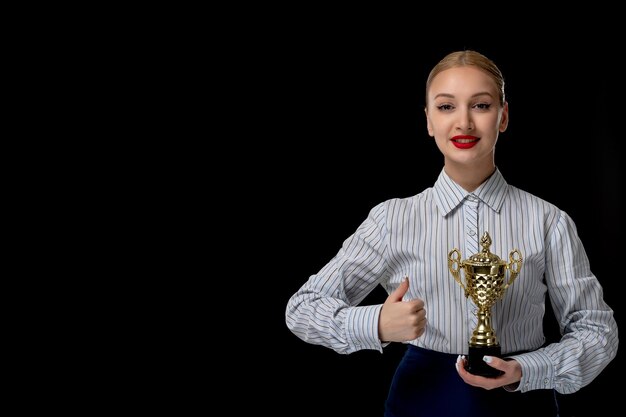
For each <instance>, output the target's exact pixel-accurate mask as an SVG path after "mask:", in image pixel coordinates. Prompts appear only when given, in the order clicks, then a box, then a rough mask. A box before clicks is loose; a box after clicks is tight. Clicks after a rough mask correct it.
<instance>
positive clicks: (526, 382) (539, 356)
mask: <svg viewBox="0 0 626 417" xmlns="http://www.w3.org/2000/svg"><path fill="white" fill-rule="evenodd" d="M510 358H511V359H514V360H516V361H517V362H518V363H519V364H520V366H521V367H522V379H521V380H520V381H519V383H518V386H517V387H515V384H511V385H507V386H505V388H504V389H506V390H507V391H521V392H527V391H532V390H537V389H553V388H555V386H556V382H555V372H554V366H553V365H552V361H551V360H550V358H549V357H548V356H547V355H546V354H545V353H544V352H542V351H535V352H531V353H524V354H521V355H515V356H511V357H510Z"/></svg>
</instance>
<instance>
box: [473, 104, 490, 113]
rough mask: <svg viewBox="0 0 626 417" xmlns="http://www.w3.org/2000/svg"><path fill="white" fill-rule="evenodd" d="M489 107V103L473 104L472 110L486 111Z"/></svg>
mask: <svg viewBox="0 0 626 417" xmlns="http://www.w3.org/2000/svg"><path fill="white" fill-rule="evenodd" d="M490 107H491V103H476V104H474V108H475V109H478V110H484V111H487V110H489V108H490Z"/></svg>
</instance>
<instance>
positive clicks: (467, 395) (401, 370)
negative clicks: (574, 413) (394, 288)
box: [385, 345, 558, 417]
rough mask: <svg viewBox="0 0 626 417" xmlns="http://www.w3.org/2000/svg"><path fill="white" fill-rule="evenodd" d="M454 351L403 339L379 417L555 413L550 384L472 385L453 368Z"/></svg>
mask: <svg viewBox="0 0 626 417" xmlns="http://www.w3.org/2000/svg"><path fill="white" fill-rule="evenodd" d="M457 356H458V355H452V354H447V353H440V352H435V351H432V350H427V349H422V348H418V347H416V346H413V345H407V351H406V353H405V354H404V356H403V358H402V360H401V361H400V364H399V365H398V368H397V370H396V373H395V375H394V377H393V380H392V382H391V387H390V389H389V395H388V397H387V401H386V403H385V417H414V416H415V417H417V416H419V417H446V416H454V417H457V416H458V417H474V416H476V417H495V416H500V417H501V416H506V417H514V416H515V417H517V416H520V417H521V416H524V417H543V416H546V417H548V416H549V417H558V404H557V401H556V393H555V391H554V390H552V389H544V390H535V391H529V392H526V393H521V392H508V391H505V390H504V388H496V389H493V390H485V389H483V388H477V387H473V386H471V385H468V384H466V383H465V382H464V381H463V380H462V379H461V377H460V376H459V374H457V372H456V368H455V367H454V364H455V362H456V359H457Z"/></svg>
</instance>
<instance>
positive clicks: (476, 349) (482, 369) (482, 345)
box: [465, 308, 503, 377]
mask: <svg viewBox="0 0 626 417" xmlns="http://www.w3.org/2000/svg"><path fill="white" fill-rule="evenodd" d="M477 315H478V326H476V329H475V330H474V333H473V334H472V338H471V339H470V341H469V354H468V357H467V365H466V366H465V369H466V370H467V371H468V372H470V373H472V374H474V375H480V376H484V377H496V376H499V375H502V374H503V372H502V371H499V370H497V369H495V368H492V367H491V366H489V365H487V364H486V363H485V361H484V360H483V356H485V355H487V356H495V357H498V358H499V357H500V356H501V350H500V344H499V343H498V338H497V337H496V333H495V331H494V330H493V328H492V327H491V312H490V311H489V309H488V308H479V309H478V314H477Z"/></svg>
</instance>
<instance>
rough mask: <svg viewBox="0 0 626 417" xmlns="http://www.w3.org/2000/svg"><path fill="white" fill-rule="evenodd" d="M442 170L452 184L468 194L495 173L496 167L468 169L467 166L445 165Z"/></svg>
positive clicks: (486, 166)
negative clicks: (455, 184)
mask: <svg viewBox="0 0 626 417" xmlns="http://www.w3.org/2000/svg"><path fill="white" fill-rule="evenodd" d="M443 168H444V170H445V171H446V174H448V176H449V177H450V178H451V179H452V180H453V181H454V182H456V183H457V184H459V185H460V186H461V187H463V189H464V190H466V191H468V192H470V193H471V192H472V191H474V190H475V189H477V188H478V187H479V186H480V184H482V183H483V182H485V181H486V180H487V179H488V178H489V177H490V176H491V175H492V174H493V173H494V172H495V171H496V166H495V165H493V164H490V165H483V166H473V167H470V168H468V167H467V166H459V165H455V164H448V163H446V164H445V166H444V167H443Z"/></svg>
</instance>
